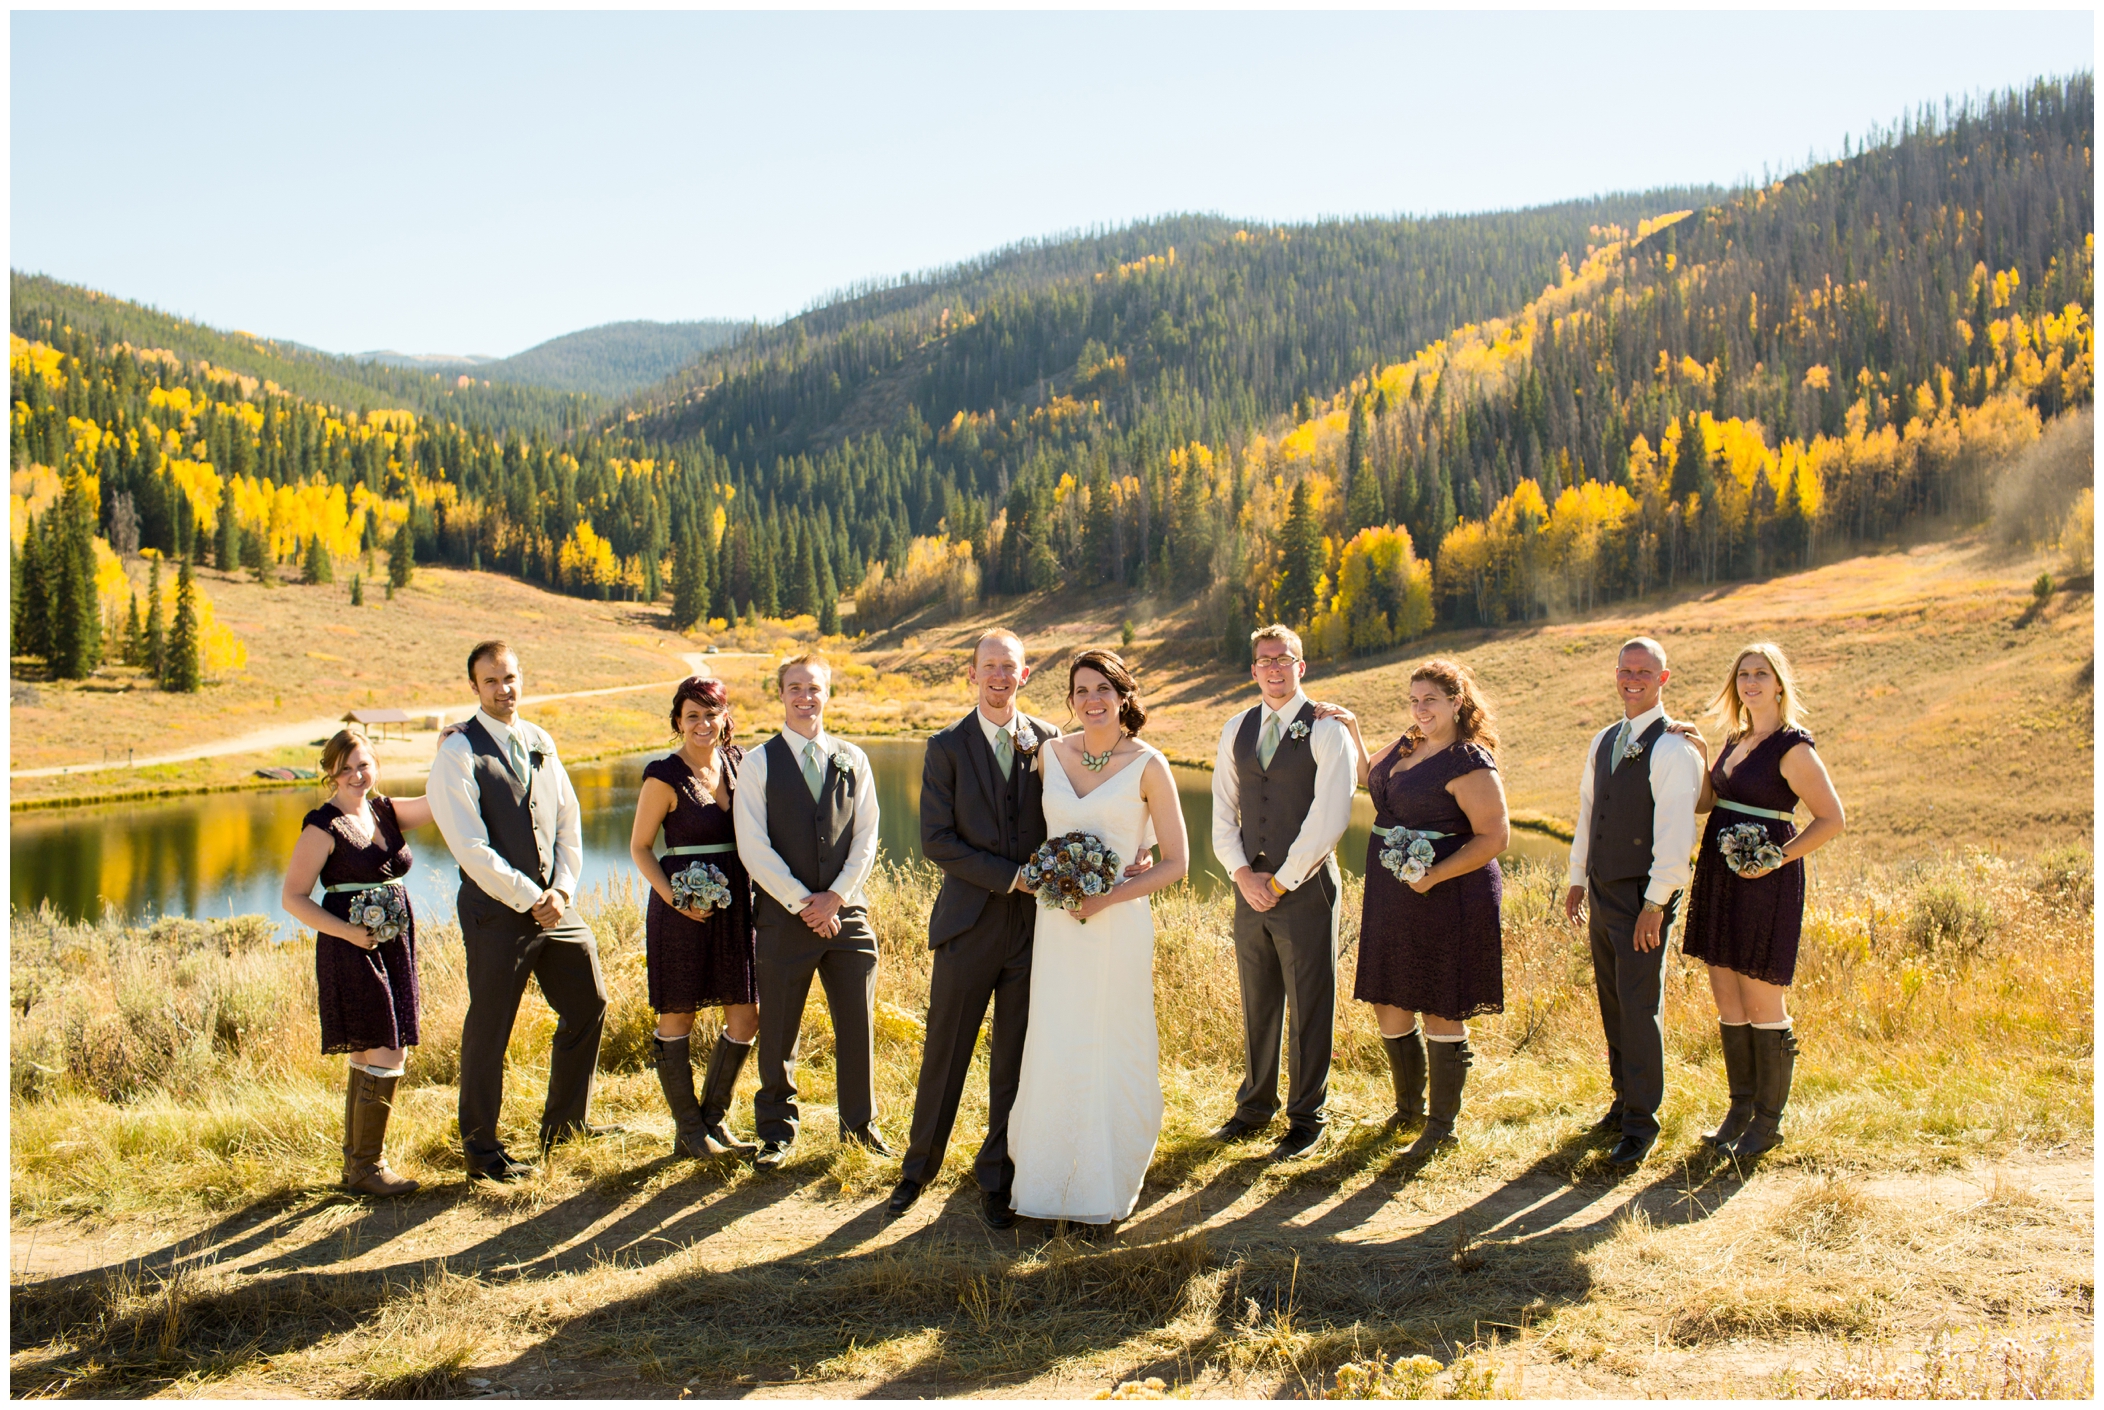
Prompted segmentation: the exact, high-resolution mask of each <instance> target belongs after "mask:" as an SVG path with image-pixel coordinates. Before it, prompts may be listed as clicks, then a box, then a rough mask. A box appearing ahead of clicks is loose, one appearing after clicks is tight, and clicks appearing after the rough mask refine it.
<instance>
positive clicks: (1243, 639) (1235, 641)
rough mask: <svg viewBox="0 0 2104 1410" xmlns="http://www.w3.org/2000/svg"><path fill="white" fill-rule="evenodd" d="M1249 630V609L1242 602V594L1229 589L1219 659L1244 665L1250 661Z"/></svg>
mask: <svg viewBox="0 0 2104 1410" xmlns="http://www.w3.org/2000/svg"><path fill="white" fill-rule="evenodd" d="M1251 630H1252V628H1251V627H1250V625H1249V609H1248V607H1247V606H1245V605H1244V603H1243V601H1242V594H1241V593H1239V592H1236V591H1234V590H1232V589H1230V590H1229V592H1228V594H1227V625H1226V626H1224V627H1222V628H1221V630H1220V659H1221V660H1223V661H1226V662H1230V663H1240V664H1244V665H1246V664H1247V663H1248V662H1249V660H1250V648H1249V633H1250V631H1251Z"/></svg>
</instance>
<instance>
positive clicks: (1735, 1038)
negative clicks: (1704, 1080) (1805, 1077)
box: [1702, 1023, 1753, 1149]
mask: <svg viewBox="0 0 2104 1410" xmlns="http://www.w3.org/2000/svg"><path fill="white" fill-rule="evenodd" d="M1717 1034H1718V1036H1719V1037H1720V1038H1721V1039H1723V1042H1724V1086H1725V1089H1726V1090H1727V1091H1729V1092H1730V1093H1731V1106H1730V1107H1729V1108H1728V1109H1727V1110H1726V1111H1725V1113H1724V1120H1723V1122H1722V1123H1721V1124H1720V1125H1719V1126H1718V1127H1717V1129H1716V1130H1714V1131H1712V1132H1710V1133H1709V1134H1708V1135H1707V1136H1704V1137H1703V1138H1702V1139H1703V1140H1705V1141H1707V1142H1709V1143H1710V1144H1711V1145H1713V1146H1716V1147H1718V1148H1719V1149H1722V1148H1723V1147H1726V1146H1729V1145H1730V1144H1731V1143H1732V1142H1733V1141H1736V1140H1738V1139H1739V1135H1740V1133H1742V1132H1743V1131H1745V1129H1746V1124H1747V1123H1748V1122H1749V1121H1751V1120H1753V1025H1752V1024H1750V1023H1719V1024H1718V1025H1717Z"/></svg>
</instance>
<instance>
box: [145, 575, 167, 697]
mask: <svg viewBox="0 0 2104 1410" xmlns="http://www.w3.org/2000/svg"><path fill="white" fill-rule="evenodd" d="M142 664H144V665H145V667H146V669H147V671H148V673H150V674H151V675H152V676H153V679H154V684H156V685H158V684H160V682H161V679H162V677H163V676H165V675H166V674H167V671H168V614H167V611H166V610H165V609H164V608H163V607H162V605H161V560H160V559H158V558H156V559H154V560H153V566H152V567H150V568H148V569H147V570H146V656H145V660H144V662H143V663H142Z"/></svg>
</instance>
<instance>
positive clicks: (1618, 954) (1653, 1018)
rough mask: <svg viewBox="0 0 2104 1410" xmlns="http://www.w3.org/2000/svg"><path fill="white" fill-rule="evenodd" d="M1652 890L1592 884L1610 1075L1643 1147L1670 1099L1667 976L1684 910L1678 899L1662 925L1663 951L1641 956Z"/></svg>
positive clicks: (1592, 930) (1596, 984)
mask: <svg viewBox="0 0 2104 1410" xmlns="http://www.w3.org/2000/svg"><path fill="white" fill-rule="evenodd" d="M1644 886H1645V882H1644V881H1643V880H1642V879H1638V880H1636V881H1627V882H1616V883H1612V884H1606V885H1603V884H1602V883H1601V882H1598V881H1591V880H1589V881H1588V882H1587V884H1586V914H1587V916H1588V924H1587V936H1588V938H1589V939H1590V940H1591V942H1592V951H1593V991H1594V993H1595V994H1596V995H1597V996H1598V998H1599V1001H1600V1027H1601V1029H1602V1030H1603V1031H1604V1032H1605V1033H1606V1035H1607V1076H1608V1080H1609V1081H1610V1082H1612V1083H1613V1084H1614V1093H1615V1109H1616V1110H1618V1111H1619V1112H1621V1114H1622V1134H1623V1135H1625V1136H1634V1137H1636V1138H1637V1139H1638V1140H1649V1139H1651V1138H1652V1137H1654V1136H1656V1135H1657V1134H1658V1108H1659V1104H1660V1103H1661V1102H1663V1101H1664V1100H1665V1095H1666V1025H1665V1019H1664V1017H1663V1015H1664V1012H1665V986H1664V983H1663V975H1664V971H1665V964H1666V949H1667V946H1668V945H1669V944H1670V943H1671V941H1672V938H1673V922H1674V920H1675V919H1676V917H1677V915H1678V913H1679V909H1680V896H1679V894H1678V893H1675V894H1674V897H1673V899H1672V901H1671V902H1669V903H1668V904H1667V906H1666V914H1665V917H1664V919H1663V921H1662V922H1661V924H1660V926H1659V936H1660V941H1659V946H1658V948H1657V949H1655V950H1646V951H1639V950H1638V949H1637V948H1636V944H1635V940H1634V937H1635V935H1636V918H1637V915H1638V913H1639V912H1640V911H1641V910H1642V909H1643V905H1644Z"/></svg>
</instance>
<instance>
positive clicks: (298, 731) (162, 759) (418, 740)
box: [8, 657, 705, 779]
mask: <svg viewBox="0 0 2104 1410" xmlns="http://www.w3.org/2000/svg"><path fill="white" fill-rule="evenodd" d="M688 659H690V660H692V659H696V658H692V657H690V658H688ZM702 659H705V658H702ZM678 684H679V682H678V681H644V682H642V683H641V684H638V685H611V686H605V687H603V688H601V689H598V690H566V691H563V692H561V693H560V694H556V695H528V696H524V697H522V698H521V699H520V701H519V703H520V704H521V705H542V704H546V703H547V702H549V701H551V700H584V699H588V698H590V697H592V696H599V695H627V694H630V693H631V692H634V691H638V690H670V689H671V688H672V687H674V686H676V685H678ZM396 708H399V709H401V710H402V711H403V712H404V713H406V714H409V715H439V716H441V717H445V718H451V719H464V718H465V717H466V716H467V715H469V714H470V713H472V712H473V711H474V709H475V702H474V701H472V700H470V701H466V702H462V701H459V700H454V701H449V702H447V703H445V704H443V705H423V704H420V705H403V706H399V707H396ZM342 725H343V722H342V720H341V719H339V718H332V717H329V716H323V717H320V718H318V719H312V720H304V721H302V722H300V723H298V724H291V725H273V726H272V727H271V728H269V729H264V730H252V731H250V732H249V733H247V734H238V735H234V736H232V737H230V738H227V739H216V740H213V741H212V742H211V743H209V744H199V745H196V746H194V747H192V748H189V749H184V750H179V751H177V752H176V753H172V754H154V755H151V756H149V757H146V758H137V759H114V760H106V761H104V762H102V763H99V764H66V765H63V766H60V767H56V768H48V769H16V770H14V771H13V772H12V773H10V774H9V775H8V777H9V778H11V779H16V778H57V777H60V776H61V775H65V774H89V773H99V772H101V771H103V770H106V769H131V768H145V767H147V766H149V765H152V764H181V763H187V762H189V761H190V760H192V759H219V758H224V757H225V756H227V755H229V754H254V753H262V752H264V751H266V750H271V749H284V748H288V747H290V746H292V745H295V744H306V743H308V742H309V741H311V740H313V739H314V738H315V737H316V736H327V735H331V734H334V733H335V732H336V731H337V730H338V729H340V728H342ZM407 743H409V744H411V745H421V746H423V747H422V748H421V750H418V751H417V752H418V754H419V755H420V757H421V758H422V759H423V760H424V761H425V762H426V763H427V764H428V763H429V761H430V759H431V756H432V755H434V754H435V753H437V751H438V735H437V734H436V733H435V732H431V733H429V734H428V738H427V737H426V736H425V732H419V733H418V734H417V735H416V736H414V737H412V738H411V739H410V740H409V741H407Z"/></svg>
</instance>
